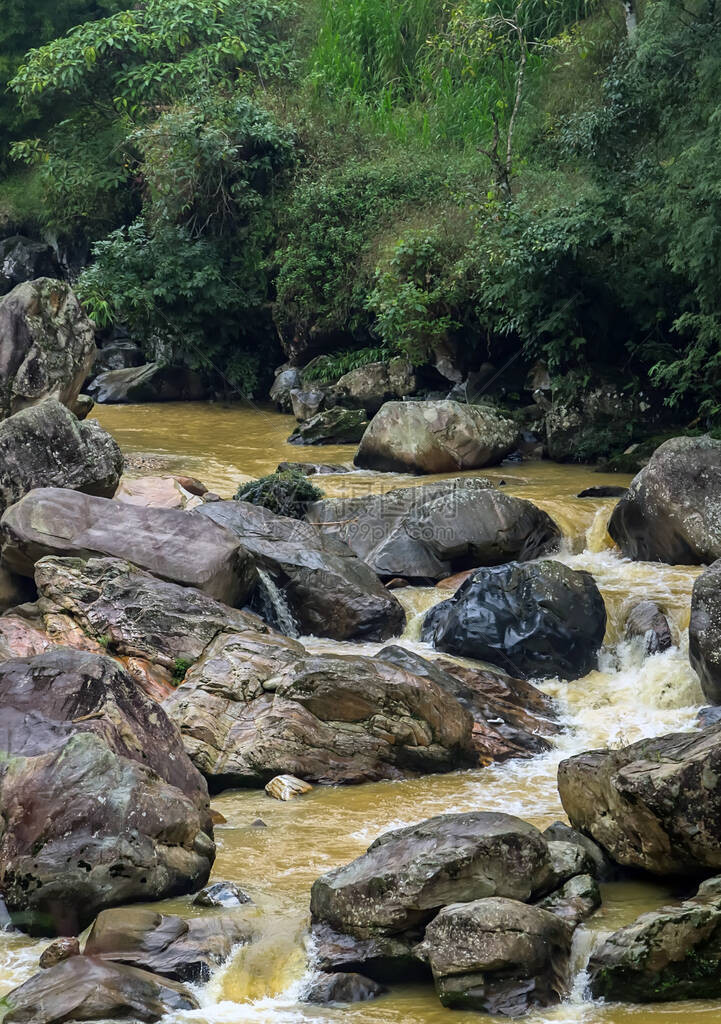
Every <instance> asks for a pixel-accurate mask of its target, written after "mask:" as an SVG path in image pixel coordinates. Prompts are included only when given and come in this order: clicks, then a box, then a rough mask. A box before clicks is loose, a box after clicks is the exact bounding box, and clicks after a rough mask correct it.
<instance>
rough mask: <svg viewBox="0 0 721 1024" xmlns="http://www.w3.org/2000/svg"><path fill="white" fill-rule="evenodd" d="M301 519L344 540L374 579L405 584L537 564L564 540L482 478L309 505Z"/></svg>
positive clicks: (542, 517)
mask: <svg viewBox="0 0 721 1024" xmlns="http://www.w3.org/2000/svg"><path fill="white" fill-rule="evenodd" d="M306 517H307V519H308V520H309V521H310V522H313V523H316V524H317V525H318V526H319V527H320V529H321V530H322V531H323V532H324V533H327V534H331V535H334V536H337V537H340V538H341V539H342V540H344V541H346V543H348V544H349V545H350V546H351V547H352V548H353V550H354V551H355V552H356V554H357V555H358V556H359V558H362V559H363V560H364V561H365V562H367V564H368V565H370V566H371V568H372V569H374V571H375V572H377V573H378V575H380V576H385V577H394V576H402V577H406V578H409V579H432V580H439V579H442V578H444V577H446V576H448V575H450V574H451V573H453V572H459V571H461V570H463V569H469V568H475V567H476V566H480V565H498V564H500V563H503V562H507V561H511V560H514V561H526V560H528V559H532V558H538V557H539V556H540V555H543V554H547V553H548V552H549V551H551V550H553V549H554V548H555V547H557V546H558V544H559V542H560V538H561V532H560V530H559V528H558V527H557V526H556V524H555V523H554V522H553V520H552V519H551V518H550V516H548V515H547V514H546V513H545V512H542V511H541V509H539V508H537V507H536V506H535V505H533V504H532V503H531V502H530V501H524V500H523V499H521V498H514V497H512V496H511V495H508V494H504V493H502V492H501V491H499V490H497V489H496V488H494V487H493V486H492V484H491V482H490V481H489V480H485V479H482V478H478V479H474V478H464V477H459V478H457V479H455V480H443V481H439V482H438V483H434V484H422V485H420V486H418V487H401V488H397V489H395V490H392V491H388V492H386V493H385V494H369V495H363V496H362V497H358V498H327V499H324V500H322V501H317V502H314V503H313V504H312V505H310V506H309V508H308V511H307V513H306Z"/></svg>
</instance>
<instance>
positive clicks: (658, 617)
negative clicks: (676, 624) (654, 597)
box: [624, 601, 673, 654]
mask: <svg viewBox="0 0 721 1024" xmlns="http://www.w3.org/2000/svg"><path fill="white" fill-rule="evenodd" d="M624 632H625V636H626V639H627V640H641V641H642V642H643V646H644V650H645V652H646V654H663V652H664V651H667V650H668V649H669V647H672V646H673V637H672V636H671V627H670V626H669V624H668V619H667V618H666V616H665V615H664V614H663V612H662V611H661V609H660V608H659V606H658V605H657V604H656V602H655V601H639V602H638V604H635V605H634V606H633V608H632V609H631V611H630V612H629V614H628V617H627V618H626V626H625V631H624Z"/></svg>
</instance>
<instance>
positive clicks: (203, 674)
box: [164, 631, 475, 789]
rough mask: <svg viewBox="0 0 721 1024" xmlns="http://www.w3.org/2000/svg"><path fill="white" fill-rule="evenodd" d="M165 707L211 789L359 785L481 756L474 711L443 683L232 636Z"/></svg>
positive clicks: (285, 643)
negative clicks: (294, 781) (294, 782)
mask: <svg viewBox="0 0 721 1024" xmlns="http://www.w3.org/2000/svg"><path fill="white" fill-rule="evenodd" d="M164 707H165V709H166V711H167V713H168V715H169V716H170V718H171V719H172V720H173V721H174V722H175V724H176V725H177V726H178V728H179V729H180V731H181V735H182V736H183V741H184V744H185V748H186V750H187V751H188V753H189V755H190V757H191V758H192V760H193V762H194V763H195V765H196V766H197V767H198V768H199V769H200V770H201V771H202V772H203V774H204V775H205V776H206V777H207V778H208V779H209V781H210V783H211V786H212V788H213V789H222V788H226V787H228V786H263V785H265V784H266V783H267V782H268V781H269V780H270V779H272V778H273V777H274V776H275V775H279V774H286V773H291V774H293V775H296V776H298V777H300V778H302V779H305V780H307V781H309V782H321V783H326V784H332V783H339V782H340V783H343V782H345V783H351V782H353V783H355V782H363V781H369V780H378V779H393V778H396V779H397V778H402V777H403V776H404V775H407V774H413V773H417V772H431V771H449V770H451V769H452V768H456V767H460V766H463V765H470V764H472V763H474V760H475V758H474V753H473V748H472V743H471V732H472V719H471V716H470V714H469V713H468V712H467V711H466V710H465V709H464V708H462V707H461V705H460V704H459V703H458V701H456V700H455V699H454V698H453V697H451V696H450V695H448V694H446V693H444V692H443V691H442V690H440V689H439V688H438V687H437V686H436V685H435V684H434V683H432V682H430V681H428V680H423V679H420V678H419V677H417V676H414V675H411V674H410V673H408V672H405V671H404V670H403V669H400V668H395V667H393V666H390V665H386V664H383V663H382V662H379V661H377V660H374V659H371V658H365V657H361V656H350V655H349V656H339V655H330V654H327V655H310V654H307V653H306V652H305V650H304V648H303V647H302V646H301V645H300V644H299V643H297V642H295V641H293V640H289V639H287V638H284V637H279V636H277V635H274V636H267V635H263V634H260V633H254V632H251V631H246V632H244V633H238V634H222V635H220V636H219V637H217V638H216V640H214V641H213V643H212V644H211V645H210V646H209V648H208V649H207V650H206V652H205V654H204V655H203V657H202V658H201V659H200V660H199V661H198V662H196V664H195V665H194V666H193V667H192V668H191V669H190V670H189V672H188V674H187V675H186V677H185V681H184V683H183V684H182V685H181V686H179V687H178V689H177V690H176V691H175V692H174V693H172V694H171V695H170V697H168V699H167V700H166V701H165V704H164Z"/></svg>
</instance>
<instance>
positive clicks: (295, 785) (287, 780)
mask: <svg viewBox="0 0 721 1024" xmlns="http://www.w3.org/2000/svg"><path fill="white" fill-rule="evenodd" d="M312 789H313V787H312V786H311V785H310V783H308V782H303V780H302V779H297V778H296V777H295V775H276V776H275V778H273V779H271V780H270V782H268V783H267V784H266V787H265V791H266V793H267V794H268V796H272V797H273V799H274V800H283V801H286V800H294V799H295V797H297V796H305V794H306V793H310V791H311V790H312Z"/></svg>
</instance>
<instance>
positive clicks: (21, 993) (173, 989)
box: [3, 956, 198, 1024]
mask: <svg viewBox="0 0 721 1024" xmlns="http://www.w3.org/2000/svg"><path fill="white" fill-rule="evenodd" d="M3 1002H4V1003H5V1004H6V1006H7V1010H6V1012H5V1015H4V1017H3V1022H4V1024H66V1022H67V1021H95V1020H97V1021H107V1020H127V1021H138V1020H141V1021H149V1022H152V1021H157V1020H160V1018H161V1017H164V1016H165V1015H166V1014H169V1013H171V1012H173V1011H177V1010H194V1009H197V1007H198V1001H197V999H196V998H195V996H194V995H193V994H192V992H191V991H190V989H187V988H186V987H185V986H184V985H180V984H178V983H177V982H173V981H168V980H167V979H165V978H160V977H158V976H157V975H155V974H150V973H148V971H139V970H137V968H135V967H126V966H124V965H123V964H114V963H108V962H105V961H103V960H96V959H95V958H94V957H90V956H74V957H71V958H70V959H69V960H63V961H62V962H61V963H59V964H57V965H56V966H55V967H51V968H50V969H49V970H47V971H40V973H39V974H35V975H33V977H32V978H30V980H29V981H26V982H25V984H24V985H20V986H19V987H18V988H15V989H13V991H12V992H9V993H8V994H7V995H6V996H5V998H4V1000H3Z"/></svg>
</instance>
